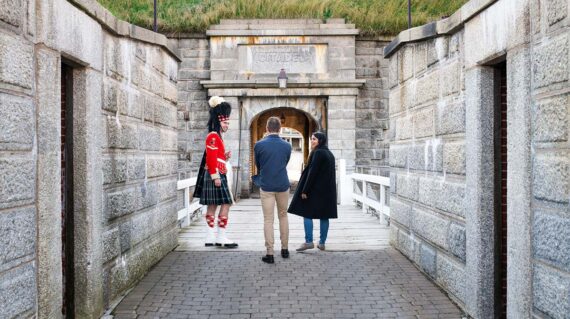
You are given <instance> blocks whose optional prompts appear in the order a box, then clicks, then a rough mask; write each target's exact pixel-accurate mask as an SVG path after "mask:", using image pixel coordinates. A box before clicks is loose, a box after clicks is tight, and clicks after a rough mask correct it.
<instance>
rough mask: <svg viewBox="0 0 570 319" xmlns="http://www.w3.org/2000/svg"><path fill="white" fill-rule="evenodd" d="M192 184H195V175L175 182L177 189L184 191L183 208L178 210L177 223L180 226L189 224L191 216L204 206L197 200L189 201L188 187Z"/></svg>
mask: <svg viewBox="0 0 570 319" xmlns="http://www.w3.org/2000/svg"><path fill="white" fill-rule="evenodd" d="M193 186H196V177H192V178H188V179H183V180H180V181H178V183H177V189H178V190H183V191H184V208H182V209H181V210H179V211H178V224H179V225H180V227H186V226H188V225H190V223H191V222H192V217H193V216H195V215H196V212H197V211H200V210H201V209H202V208H203V207H204V205H201V204H200V203H199V201H198V200H195V201H193V202H192V203H190V188H191V187H193Z"/></svg>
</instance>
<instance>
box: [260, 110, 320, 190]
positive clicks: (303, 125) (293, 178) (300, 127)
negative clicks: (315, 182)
mask: <svg viewBox="0 0 570 319" xmlns="http://www.w3.org/2000/svg"><path fill="white" fill-rule="evenodd" d="M272 116H276V117H278V118H279V119H280V120H281V132H280V134H279V135H280V136H281V138H282V139H284V140H286V141H287V142H289V143H290V144H291V146H292V149H293V151H292V153H291V159H290V160H289V165H287V173H288V175H289V180H290V182H291V191H292V192H293V191H295V187H296V185H297V183H298V181H299V178H300V177H301V171H302V170H303V168H304V167H305V165H306V164H307V160H308V158H309V153H310V148H309V137H310V135H311V134H312V133H313V132H315V131H318V130H323V129H324V128H323V127H322V125H320V124H319V123H317V121H315V120H314V119H313V118H312V117H311V116H310V115H309V114H307V113H305V112H303V111H300V110H297V109H294V108H290V107H277V108H272V109H269V110H267V111H264V112H262V113H260V114H259V115H257V116H256V117H255V118H254V119H253V121H252V122H251V125H250V133H251V134H250V136H251V148H250V174H251V175H255V174H257V168H256V167H255V159H254V154H253V146H254V145H255V143H256V142H257V141H259V140H261V139H262V138H263V137H264V135H265V126H266V124H267V119H269V118H270V117H272ZM250 193H251V195H252V196H254V197H255V194H258V193H259V189H258V188H257V187H256V186H255V185H253V183H252V184H251V186H250Z"/></svg>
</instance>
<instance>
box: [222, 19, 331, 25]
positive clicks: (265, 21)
mask: <svg viewBox="0 0 570 319" xmlns="http://www.w3.org/2000/svg"><path fill="white" fill-rule="evenodd" d="M319 23H323V20H322V19H221V20H220V24H236V25H237V24H319Z"/></svg>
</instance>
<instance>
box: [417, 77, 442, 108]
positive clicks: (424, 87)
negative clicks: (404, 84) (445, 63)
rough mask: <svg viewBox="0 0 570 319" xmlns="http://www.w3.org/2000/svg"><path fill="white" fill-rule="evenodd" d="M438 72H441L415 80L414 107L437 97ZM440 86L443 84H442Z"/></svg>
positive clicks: (438, 87) (438, 85)
mask: <svg viewBox="0 0 570 319" xmlns="http://www.w3.org/2000/svg"><path fill="white" fill-rule="evenodd" d="M440 72H442V71H434V72H430V73H429V74H426V75H424V76H422V77H421V78H419V79H418V80H417V83H416V89H417V91H416V92H415V101H414V105H422V104H425V103H428V102H431V101H434V100H436V99H437V98H438V97H439V91H440V79H439V78H440ZM441 85H445V84H443V82H442V84H441Z"/></svg>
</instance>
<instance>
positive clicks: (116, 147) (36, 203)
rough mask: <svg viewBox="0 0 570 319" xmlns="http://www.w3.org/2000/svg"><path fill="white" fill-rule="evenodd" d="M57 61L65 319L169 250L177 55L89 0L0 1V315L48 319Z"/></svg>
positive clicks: (55, 212) (54, 227) (54, 313)
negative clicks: (68, 286)
mask: <svg viewBox="0 0 570 319" xmlns="http://www.w3.org/2000/svg"><path fill="white" fill-rule="evenodd" d="M62 63H65V64H66V65H67V66H69V67H70V68H71V69H72V71H71V75H72V78H73V80H72V86H71V87H70V88H69V91H68V92H66V94H70V96H68V98H70V100H69V101H68V102H69V103H72V104H73V117H72V118H69V119H68V124H67V125H72V126H73V137H72V140H73V154H72V157H73V172H67V171H66V172H65V173H66V174H71V173H72V174H73V184H74V185H73V187H74V188H73V198H74V202H73V206H74V207H73V211H72V212H70V213H72V214H73V215H74V224H73V225H67V226H66V227H68V228H69V227H71V228H73V229H74V231H73V233H74V239H73V243H74V246H75V249H74V260H67V262H68V263H69V262H71V263H73V266H74V267H73V268H74V272H75V288H74V292H75V293H74V303H75V314H74V315H75V317H81V318H98V317H100V315H101V314H102V313H103V311H104V310H105V308H106V307H108V306H109V305H110V304H111V303H112V302H113V300H115V299H116V298H117V297H119V296H120V294H121V293H123V292H124V291H125V290H126V289H128V288H130V287H131V286H132V285H133V284H134V283H135V282H136V281H137V280H139V279H140V278H142V276H143V275H144V274H145V273H146V272H147V271H148V269H149V268H150V267H151V266H152V265H153V264H155V263H156V262H157V261H158V260H160V258H162V257H163V256H164V255H165V254H166V253H168V252H169V251H170V250H171V249H172V248H173V247H174V246H175V245H176V242H177V238H176V216H177V215H176V206H175V205H176V203H175V201H176V180H177V174H176V171H177V148H178V146H177V144H178V143H177V133H176V130H177V114H176V109H177V106H176V102H177V87H176V81H177V76H178V74H177V73H178V57H177V56H176V54H175V53H174V52H173V51H172V50H171V49H169V48H168V46H167V40H166V38H165V37H164V36H161V35H157V34H154V33H152V32H150V31H148V30H144V29H141V28H138V27H135V26H133V25H130V24H128V23H126V22H124V21H120V20H117V19H116V18H114V17H113V16H112V15H111V14H110V13H109V12H108V11H107V10H105V9H104V8H103V7H101V6H100V5H99V4H98V3H97V2H96V1H90V0H88V1H64V0H47V1H35V0H25V1H7V2H6V1H3V2H2V3H1V5H0V234H2V238H4V239H3V240H2V241H0V251H1V253H0V256H2V257H1V259H0V287H2V289H0V317H2V318H14V317H40V318H58V317H61V316H62V305H63V303H64V297H63V296H62V291H63V285H64V283H63V280H64V277H63V274H62V273H63V270H62V258H63V256H62V226H61V225H62V217H61V216H62V215H61V214H62V213H61V207H62V202H61V198H62V193H61V175H62V169H61V158H62V156H63V154H62V151H61V138H62V135H63V134H62V132H63V131H62V124H61V113H62V112H61V103H62V91H61V88H62V83H61V72H62ZM68 243H69V242H68ZM68 301H69V300H68ZM68 309H69V308H68Z"/></svg>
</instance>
